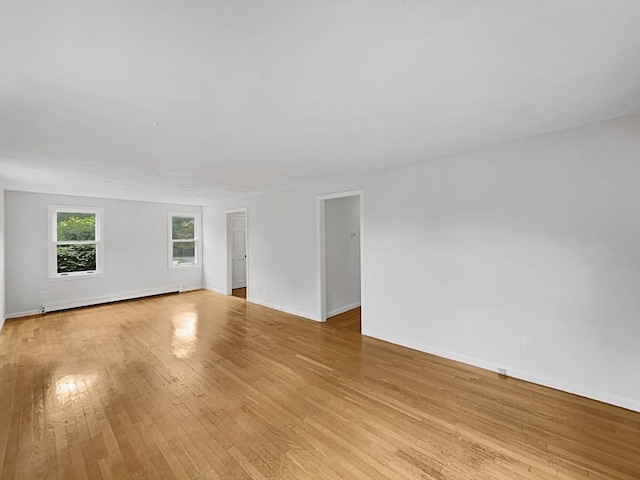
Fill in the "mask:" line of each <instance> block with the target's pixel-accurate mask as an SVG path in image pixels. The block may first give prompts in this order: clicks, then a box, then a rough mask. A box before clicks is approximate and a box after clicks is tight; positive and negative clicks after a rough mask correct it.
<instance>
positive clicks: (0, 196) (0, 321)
mask: <svg viewBox="0 0 640 480" xmlns="http://www.w3.org/2000/svg"><path fill="white" fill-rule="evenodd" d="M5 307H6V305H5V278H4V187H3V186H2V179H1V178H0V329H2V326H3V325H4V318H5V314H6V308H5Z"/></svg>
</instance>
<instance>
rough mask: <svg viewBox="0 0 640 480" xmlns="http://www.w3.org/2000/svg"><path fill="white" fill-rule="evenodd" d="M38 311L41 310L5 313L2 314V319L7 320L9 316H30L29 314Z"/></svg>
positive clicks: (36, 313)
mask: <svg viewBox="0 0 640 480" xmlns="http://www.w3.org/2000/svg"><path fill="white" fill-rule="evenodd" d="M39 313H42V312H41V311H40V310H25V311H24V312H13V313H7V314H6V315H5V316H4V319H5V320H9V319H10V318H21V317H30V316H31V315H38V314H39Z"/></svg>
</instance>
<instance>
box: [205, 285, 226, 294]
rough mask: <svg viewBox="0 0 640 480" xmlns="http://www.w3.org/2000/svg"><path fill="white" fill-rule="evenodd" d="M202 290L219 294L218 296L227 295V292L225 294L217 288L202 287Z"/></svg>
mask: <svg viewBox="0 0 640 480" xmlns="http://www.w3.org/2000/svg"><path fill="white" fill-rule="evenodd" d="M204 290H206V291H208V292H213V293H219V294H220V295H226V294H227V292H225V291H224V290H220V289H219V288H213V287H204Z"/></svg>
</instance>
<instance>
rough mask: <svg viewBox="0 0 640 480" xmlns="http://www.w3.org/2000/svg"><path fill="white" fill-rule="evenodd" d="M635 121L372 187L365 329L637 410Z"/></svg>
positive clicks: (464, 159) (506, 148)
mask: <svg viewBox="0 0 640 480" xmlns="http://www.w3.org/2000/svg"><path fill="white" fill-rule="evenodd" d="M638 119H639V117H638V116H634V117H627V118H625V119H619V120H615V121H611V122H606V123H601V124H597V125H591V126H587V127H583V128H580V129H572V130H568V131H564V132H558V133H555V134H549V135H544V136H540V137H536V138H532V139H528V140H523V141H520V142H513V143H510V144H505V145H501V146H497V147H493V148H490V149H483V150H478V151H475V152H470V153H468V154H465V155H456V156H452V157H449V158H444V159H440V160H439V161H434V162H430V163H424V164H420V165H413V166H410V167H406V168H401V169H395V170H389V171H387V172H385V174H384V175H378V176H377V177H376V178H374V179H372V181H371V183H368V184H367V186H368V187H369V188H368V189H367V190H366V192H367V204H366V211H367V212H368V214H367V217H366V219H365V229H366V232H365V233H366V236H365V239H366V251H367V252H368V255H367V257H366V260H365V264H364V275H365V277H366V278H367V279H368V280H369V281H367V283H366V285H367V286H368V289H367V291H366V293H365V295H366V299H365V301H366V305H367V314H368V315H367V317H366V321H365V322H364V323H363V331H364V332H365V333H369V334H371V335H373V336H378V337H382V338H387V339H390V340H395V341H397V342H400V343H405V344H407V345H412V346H414V347H418V348H420V349H424V350H428V351H432V352H435V353H441V354H445V355H448V356H452V357H454V358H459V359H460V360H465V361H466V360H469V359H473V360H474V361H475V362H476V363H478V364H481V365H484V366H487V367H490V368H491V367H494V368H497V367H504V368H507V369H508V370H509V371H511V372H513V373H514V374H516V375H518V376H521V375H523V374H524V376H527V377H528V378H530V379H532V380H533V379H536V380H537V381H541V382H542V383H547V384H553V385H554V386H563V387H564V388H566V389H573V387H574V386H579V387H580V388H578V389H574V390H578V391H580V392H582V393H585V394H589V395H591V396H594V397H597V398H601V399H605V400H607V401H611V402H614V403H619V404H625V405H631V406H633V405H635V408H640V311H639V306H638V292H640V281H639V280H640V279H639V278H638V277H639V272H640V261H639V252H638V245H639V244H640V233H639V227H640V225H639V219H640V201H639V200H640V199H639V184H638V179H639V178H640V169H639V165H640V147H639V138H638V134H639V132H640V122H639V121H638ZM389 189H391V190H392V191H393V192H395V195H394V196H393V197H392V198H390V197H388V196H387V195H385V194H382V192H384V191H385V190H389ZM399 246H401V248H398V247H399ZM373 278H376V279H377V281H372V280H371V279H373ZM523 336H527V337H531V338H532V340H533V344H532V345H533V349H532V350H525V349H523V348H522V337H523ZM634 402H635V403H634Z"/></svg>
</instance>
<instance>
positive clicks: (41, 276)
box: [5, 191, 202, 316]
mask: <svg viewBox="0 0 640 480" xmlns="http://www.w3.org/2000/svg"><path fill="white" fill-rule="evenodd" d="M50 204H53V205H75V206H96V207H103V208H104V244H105V272H106V273H105V275H104V276H103V277H88V278H87V277H82V278H73V279H64V280H48V249H47V248H48V233H47V226H48V205H50ZM172 211H175V212H196V213H200V212H201V207H198V206H184V205H166V204H159V203H145V202H134V201H123V200H106V199H99V198H88V197H69V196H62V195H41V194H34V193H25V192H13V191H7V192H6V198H5V226H6V229H5V232H6V235H5V242H6V243H5V247H6V279H7V282H6V292H7V297H6V311H7V315H8V316H19V315H23V314H29V313H34V312H36V311H39V310H40V306H41V305H42V304H47V305H52V306H55V305H56V304H58V305H59V304H65V305H66V304H70V305H71V304H79V303H83V302H85V301H86V302H88V303H95V302H98V301H105V300H110V299H114V297H122V296H125V297H133V296H143V295H148V294H153V293H159V292H162V291H166V290H168V289H172V288H174V287H176V286H177V285H181V286H182V287H183V289H189V288H197V287H199V286H201V284H202V268H201V267H196V268H183V269H169V268H168V248H169V247H168V244H167V243H168V212H172ZM43 291H46V292H47V298H46V299H42V298H41V292H43Z"/></svg>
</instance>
